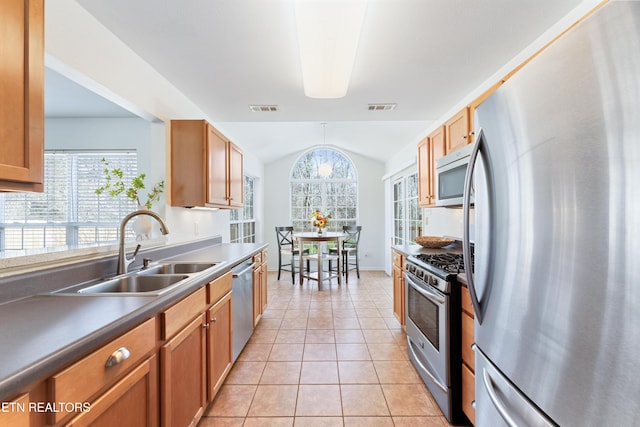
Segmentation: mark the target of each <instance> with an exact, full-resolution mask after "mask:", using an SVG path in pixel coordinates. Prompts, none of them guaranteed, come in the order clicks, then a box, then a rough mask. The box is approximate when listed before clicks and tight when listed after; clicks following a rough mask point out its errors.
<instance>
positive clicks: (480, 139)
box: [462, 129, 491, 324]
mask: <svg viewBox="0 0 640 427" xmlns="http://www.w3.org/2000/svg"><path fill="white" fill-rule="evenodd" d="M480 151H482V153H483V155H484V157H483V159H488V150H487V147H486V141H485V136H484V131H483V130H482V129H480V131H479V132H478V136H477V137H476V145H475V146H474V147H473V151H472V152H471V156H470V158H469V166H468V167H467V173H466V175H465V182H464V194H463V197H462V212H463V213H462V219H463V245H462V253H463V261H464V271H465V272H466V273H467V287H468V289H469V296H470V297H471V303H472V305H473V309H474V311H475V318H476V319H477V320H478V323H479V324H482V320H483V318H484V312H483V311H482V307H481V304H480V300H479V299H478V293H477V291H476V286H475V283H476V282H475V276H474V273H473V266H472V265H471V239H470V237H471V235H470V234H471V233H470V232H469V224H470V215H471V186H472V184H473V174H474V171H475V167H476V161H477V160H478V154H480ZM486 164H487V162H485V166H486ZM487 172H488V170H487V168H486V167H485V173H486V175H487V176H485V183H486V185H487V187H488V188H487V191H491V190H490V186H491V183H490V180H489V175H490V174H489V173H487ZM488 208H489V209H490V207H488ZM488 256H490V255H489V254H488ZM485 262H489V260H488V259H487V260H485ZM485 283H486V281H485Z"/></svg>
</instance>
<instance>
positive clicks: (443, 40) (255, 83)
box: [76, 0, 580, 163]
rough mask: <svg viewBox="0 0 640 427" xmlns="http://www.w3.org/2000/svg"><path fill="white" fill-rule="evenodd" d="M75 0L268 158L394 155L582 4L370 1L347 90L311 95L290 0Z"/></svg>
mask: <svg viewBox="0 0 640 427" xmlns="http://www.w3.org/2000/svg"><path fill="white" fill-rule="evenodd" d="M76 1H77V2H78V3H79V4H80V5H81V6H83V7H84V8H85V9H86V10H87V11H88V12H89V13H91V14H92V15H93V16H95V17H96V19H97V20H98V21H100V22H101V23H102V24H103V25H104V26H105V27H107V28H108V29H109V30H110V31H111V32H113V33H114V34H115V35H116V36H117V37H119V38H120V39H121V40H122V41H123V42H124V43H126V44H127V45H128V46H129V47H130V48H131V49H132V50H133V51H135V52H136V53H137V54H138V55H139V56H140V57H141V58H143V59H144V60H145V61H146V62H148V63H149V64H150V65H151V66H152V67H154V68H155V69H156V70H157V71H158V72H159V73H160V74H162V75H163V76H164V77H165V78H167V79H168V80H169V81H170V82H171V83H172V84H173V85H174V86H175V87H176V88H177V89H178V90H180V91H181V92H183V93H184V94H185V95H186V96H187V97H189V98H190V99H191V100H192V101H193V102H194V103H195V104H197V105H198V106H199V107H200V109H201V110H202V111H204V112H205V113H206V114H207V115H208V116H209V117H211V118H214V124H216V125H218V126H219V127H220V128H221V129H223V131H224V132H225V133H226V134H227V136H229V137H230V138H232V139H234V140H235V141H236V142H237V143H238V144H239V145H240V146H242V147H243V148H244V149H245V150H246V151H251V152H252V153H253V154H254V155H256V156H257V157H258V158H259V159H260V160H262V161H263V162H265V163H268V162H270V161H273V160H275V159H277V158H279V157H281V156H284V155H287V154H290V153H293V152H297V151H300V150H302V149H305V148H307V147H311V146H314V145H319V144H325V143H326V144H327V145H333V146H336V147H339V148H343V149H346V150H350V151H353V152H356V153H359V154H361V155H365V156H368V157H371V158H374V159H376V160H379V161H381V162H384V161H386V160H388V159H389V158H391V157H392V156H393V155H394V154H395V153H397V152H398V150H399V149H401V148H402V147H405V146H407V144H410V143H415V142H417V141H418V139H419V138H420V137H421V136H422V135H424V133H425V131H426V130H427V128H428V127H429V126H430V125H431V124H432V123H433V121H434V120H436V119H438V118H440V117H441V116H442V115H443V114H445V113H446V112H447V111H448V110H450V109H451V108H452V107H453V106H454V105H455V104H456V103H458V102H459V101H460V100H461V99H463V98H464V96H465V95H467V94H469V93H470V92H471V91H473V90H474V89H475V88H477V87H478V86H479V85H480V84H482V83H483V82H484V81H485V80H486V79H488V78H489V77H490V76H491V75H493V74H494V73H495V72H496V71H497V70H499V69H500V68H501V67H502V66H504V65H505V64H506V63H507V62H508V61H509V60H511V59H512V58H513V57H514V56H516V55H517V54H518V53H519V52H520V51H521V50H523V49H524V48H525V47H526V46H528V45H529V44H530V43H532V42H533V41H534V40H535V39H536V38H537V37H538V36H540V35H541V34H542V33H543V32H544V31H545V30H546V29H548V28H549V27H550V26H552V25H553V24H554V23H556V22H557V21H559V20H560V19H561V18H562V17H564V16H565V15H566V14H567V13H569V12H570V11H571V10H572V9H573V8H575V7H576V6H578V5H579V3H580V0H518V1H513V0H369V5H368V9H367V13H366V16H365V22H364V26H363V29H362V34H361V40H360V46H359V49H358V53H357V56H356V60H355V64H354V70H353V74H352V77H351V82H350V86H349V91H348V93H347V95H346V96H345V97H344V98H340V99H310V98H306V97H305V96H304V91H303V86H302V77H301V71H300V64H299V57H298V52H297V39H296V35H295V23H294V13H293V2H292V0H186V1H185V0H136V1H130V0H109V1H104V0H76ZM372 103H395V104H397V107H396V108H395V109H394V110H392V111H369V110H368V108H367V106H368V104H372ZM249 105H277V106H278V111H277V112H261V113H256V112H252V111H250V109H249ZM322 122H326V123H327V125H326V137H325V136H323V128H322V125H321V123H322Z"/></svg>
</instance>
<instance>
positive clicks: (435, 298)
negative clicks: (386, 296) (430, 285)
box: [406, 275, 445, 305]
mask: <svg viewBox="0 0 640 427" xmlns="http://www.w3.org/2000/svg"><path fill="white" fill-rule="evenodd" d="M406 279H407V281H408V282H409V285H410V286H411V287H412V288H413V289H415V290H416V291H418V292H419V293H420V295H422V296H423V297H425V298H426V299H428V300H430V301H431V302H433V303H435V304H438V305H442V304H444V303H445V300H444V298H443V297H441V296H440V295H438V294H436V293H435V292H433V291H431V290H429V289H425V288H422V287H420V286H419V285H418V284H417V283H416V282H415V281H414V280H413V279H411V277H410V276H409V275H407V276H406Z"/></svg>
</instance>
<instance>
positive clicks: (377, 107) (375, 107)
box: [369, 104, 398, 111]
mask: <svg viewBox="0 0 640 427" xmlns="http://www.w3.org/2000/svg"><path fill="white" fill-rule="evenodd" d="M396 105H398V104H369V111H391V110H394V109H395V108H396Z"/></svg>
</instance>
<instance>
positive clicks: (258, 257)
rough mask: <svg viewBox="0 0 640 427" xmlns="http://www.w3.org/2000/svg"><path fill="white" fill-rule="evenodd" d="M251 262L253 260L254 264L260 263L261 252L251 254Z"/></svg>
mask: <svg viewBox="0 0 640 427" xmlns="http://www.w3.org/2000/svg"><path fill="white" fill-rule="evenodd" d="M253 262H255V263H256V265H260V264H262V253H258V254H255V255H254V256H253Z"/></svg>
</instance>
